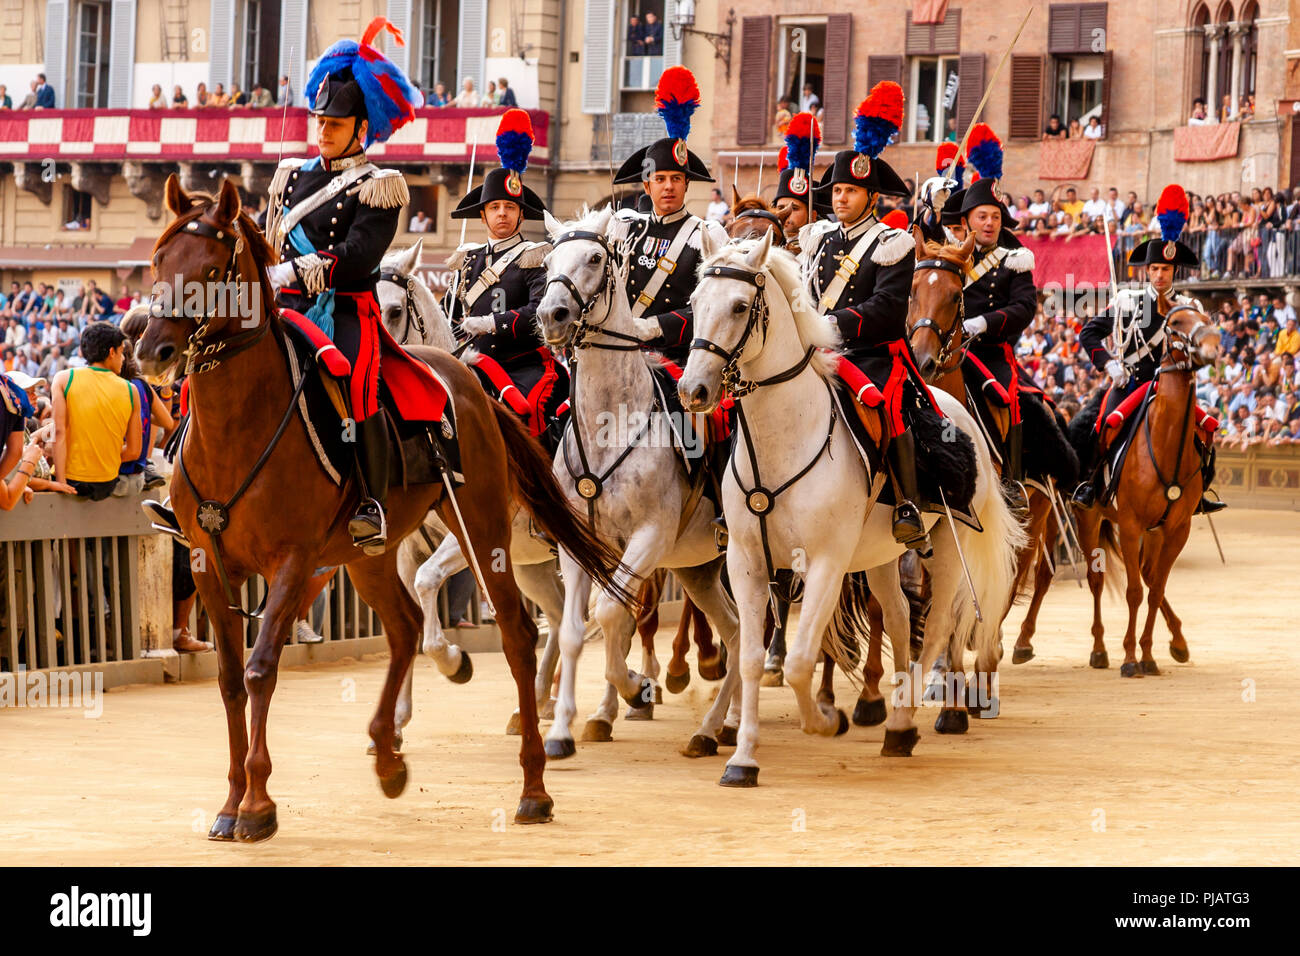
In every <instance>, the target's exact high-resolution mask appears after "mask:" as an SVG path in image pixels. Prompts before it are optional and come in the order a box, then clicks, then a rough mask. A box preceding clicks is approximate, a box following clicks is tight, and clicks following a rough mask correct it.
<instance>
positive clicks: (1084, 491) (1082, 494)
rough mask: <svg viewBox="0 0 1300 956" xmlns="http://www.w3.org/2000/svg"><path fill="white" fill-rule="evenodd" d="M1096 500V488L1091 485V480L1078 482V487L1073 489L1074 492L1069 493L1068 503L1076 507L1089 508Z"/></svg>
mask: <svg viewBox="0 0 1300 956" xmlns="http://www.w3.org/2000/svg"><path fill="white" fill-rule="evenodd" d="M1096 501H1097V489H1095V488H1094V487H1093V486H1092V482H1091V481H1081V482H1079V487H1077V488H1075V489H1074V494H1072V495H1070V504H1072V505H1074V506H1075V507H1078V508H1084V509H1087V508H1091V507H1092V506H1093V505H1094V504H1095V503H1096Z"/></svg>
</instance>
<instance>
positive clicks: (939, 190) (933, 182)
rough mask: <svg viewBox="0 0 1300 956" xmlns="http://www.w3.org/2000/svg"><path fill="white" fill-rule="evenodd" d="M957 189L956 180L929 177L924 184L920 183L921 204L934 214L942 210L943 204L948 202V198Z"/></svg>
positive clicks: (944, 177)
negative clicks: (925, 205)
mask: <svg viewBox="0 0 1300 956" xmlns="http://www.w3.org/2000/svg"><path fill="white" fill-rule="evenodd" d="M956 187H957V180H955V179H949V178H948V177H947V176H931V177H930V178H929V179H927V180H926V181H925V182H923V183H921V202H923V203H925V204H927V205H928V206H929V207H930V208H931V209H933V210H934V211H935V212H941V211H942V210H943V204H944V203H946V202H947V201H948V196H949V195H951V194H952V191H953V190H954V189H955V188H956Z"/></svg>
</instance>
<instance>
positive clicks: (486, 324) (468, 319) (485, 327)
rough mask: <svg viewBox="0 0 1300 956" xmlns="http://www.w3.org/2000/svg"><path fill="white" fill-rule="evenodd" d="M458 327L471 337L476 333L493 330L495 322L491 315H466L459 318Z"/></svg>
mask: <svg viewBox="0 0 1300 956" xmlns="http://www.w3.org/2000/svg"><path fill="white" fill-rule="evenodd" d="M460 327H461V328H462V329H464V330H465V334H466V335H468V336H470V337H471V338H473V337H474V336H476V335H487V334H489V333H491V332H495V331H496V328H497V322H496V319H494V318H493V317H492V316H491V315H467V316H465V318H464V319H462V320H461V323H460Z"/></svg>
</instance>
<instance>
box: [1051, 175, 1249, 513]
mask: <svg viewBox="0 0 1300 956" xmlns="http://www.w3.org/2000/svg"><path fill="white" fill-rule="evenodd" d="M1187 213H1188V204H1187V194H1186V193H1185V192H1184V191H1183V188H1182V187H1181V186H1179V185H1176V184H1175V185H1170V186H1166V187H1165V189H1164V191H1163V192H1161V194H1160V199H1159V201H1158V202H1157V203H1156V219H1157V220H1158V221H1159V223H1160V238H1159V239H1148V240H1146V241H1145V242H1142V243H1139V244H1138V245H1137V246H1136V247H1135V248H1134V249H1133V251H1132V252H1131V253H1129V257H1128V263H1129V265H1130V266H1142V267H1144V268H1145V269H1146V278H1147V281H1146V285H1145V286H1144V287H1143V288H1142V289H1141V290H1137V289H1121V290H1119V291H1117V292H1116V293H1115V297H1114V299H1113V300H1112V302H1111V304H1110V307H1109V308H1107V309H1106V311H1105V312H1102V313H1100V314H1099V315H1096V316H1094V317H1093V318H1092V319H1090V320H1089V321H1088V324H1087V325H1085V326H1084V327H1083V329H1082V330H1081V331H1080V332H1079V345H1080V346H1081V347H1082V348H1083V350H1084V351H1085V352H1086V353H1087V354H1088V359H1089V361H1091V362H1092V364H1093V367H1094V368H1097V369H1100V370H1104V371H1105V373H1106V376H1107V378H1109V380H1110V381H1109V385H1108V386H1106V387H1102V388H1099V389H1097V392H1096V394H1095V395H1094V396H1093V397H1092V399H1091V400H1090V401H1089V403H1088V406H1087V408H1086V409H1085V410H1084V411H1083V412H1082V413H1081V414H1082V415H1086V416H1088V417H1089V418H1091V417H1092V416H1093V415H1095V416H1096V421H1097V425H1096V428H1095V429H1094V431H1093V437H1094V440H1093V441H1092V442H1091V444H1090V445H1089V446H1088V448H1087V452H1086V454H1085V455H1083V456H1082V457H1084V458H1086V460H1084V461H1081V462H1080V465H1081V466H1082V470H1083V473H1084V475H1085V478H1084V480H1083V482H1082V483H1080V485H1079V487H1078V488H1077V489H1076V490H1075V492H1074V497H1073V501H1074V503H1075V504H1077V505H1078V506H1079V507H1081V508H1090V507H1092V505H1093V503H1094V502H1095V501H1096V496H1097V482H1098V480H1099V478H1100V477H1101V472H1102V466H1103V465H1104V463H1105V460H1104V457H1103V456H1102V455H1101V454H1100V453H1099V451H1100V450H1099V448H1098V442H1100V440H1101V436H1102V435H1103V434H1105V432H1106V427H1107V418H1108V416H1110V415H1111V413H1112V412H1115V411H1118V412H1119V413H1120V418H1121V420H1122V417H1123V416H1124V415H1125V414H1126V413H1128V412H1130V411H1132V406H1135V405H1136V404H1137V403H1138V402H1140V401H1141V398H1142V396H1143V395H1144V394H1145V393H1146V389H1147V386H1148V385H1149V384H1150V383H1151V382H1152V381H1153V380H1154V379H1155V377H1156V373H1157V371H1158V370H1159V368H1160V362H1161V360H1162V359H1163V358H1164V354H1165V331H1166V330H1165V322H1166V317H1167V316H1168V315H1169V312H1170V310H1171V309H1173V308H1174V307H1175V306H1178V305H1190V306H1192V307H1193V308H1195V309H1196V310H1197V311H1198V312H1204V311H1205V310H1204V309H1203V308H1202V307H1201V303H1200V302H1199V301H1198V300H1196V299H1194V298H1192V297H1190V296H1186V295H1180V294H1178V293H1176V292H1174V280H1175V279H1177V278H1178V267H1179V266H1189V267H1191V268H1198V267H1199V266H1200V260H1199V259H1198V258H1197V256H1196V253H1195V252H1194V251H1193V250H1192V249H1191V248H1190V247H1188V246H1187V245H1185V244H1184V243H1183V242H1181V241H1180V238H1179V237H1180V236H1182V232H1183V227H1184V226H1185V225H1186V224H1187ZM1112 336H1114V337H1115V338H1117V339H1118V342H1117V343H1115V351H1114V352H1112V351H1111V350H1110V349H1109V348H1107V342H1108V341H1110V340H1111V339H1112ZM1197 413H1198V414H1197V421H1198V424H1200V425H1202V428H1201V429H1200V433H1199V441H1200V443H1201V445H1202V448H1203V457H1202V461H1203V463H1204V464H1203V469H1202V478H1203V484H1204V487H1205V488H1206V489H1208V488H1209V487H1210V482H1212V481H1213V480H1214V448H1213V441H1214V429H1213V428H1212V427H1207V426H1206V422H1207V420H1208V421H1213V419H1212V418H1209V416H1208V414H1207V413H1205V412H1204V411H1202V410H1200V409H1197ZM1226 507H1227V505H1225V504H1224V503H1223V502H1221V501H1214V500H1211V499H1209V498H1206V497H1204V496H1202V497H1201V504H1200V506H1199V507H1198V509H1197V510H1198V513H1199V512H1202V511H1204V512H1214V511H1219V510H1221V509H1222V508H1226Z"/></svg>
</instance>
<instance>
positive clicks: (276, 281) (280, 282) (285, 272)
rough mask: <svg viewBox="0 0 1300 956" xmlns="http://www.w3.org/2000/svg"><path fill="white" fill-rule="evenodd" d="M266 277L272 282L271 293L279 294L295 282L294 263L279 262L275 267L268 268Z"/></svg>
mask: <svg viewBox="0 0 1300 956" xmlns="http://www.w3.org/2000/svg"><path fill="white" fill-rule="evenodd" d="M266 275H267V278H269V279H270V280H271V291H272V292H279V291H280V290H281V289H283V288H284V287H285V286H287V285H289V284H290V283H291V282H293V281H294V271H293V263H292V262H277V263H276V264H275V265H273V266H267V267H266Z"/></svg>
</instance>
